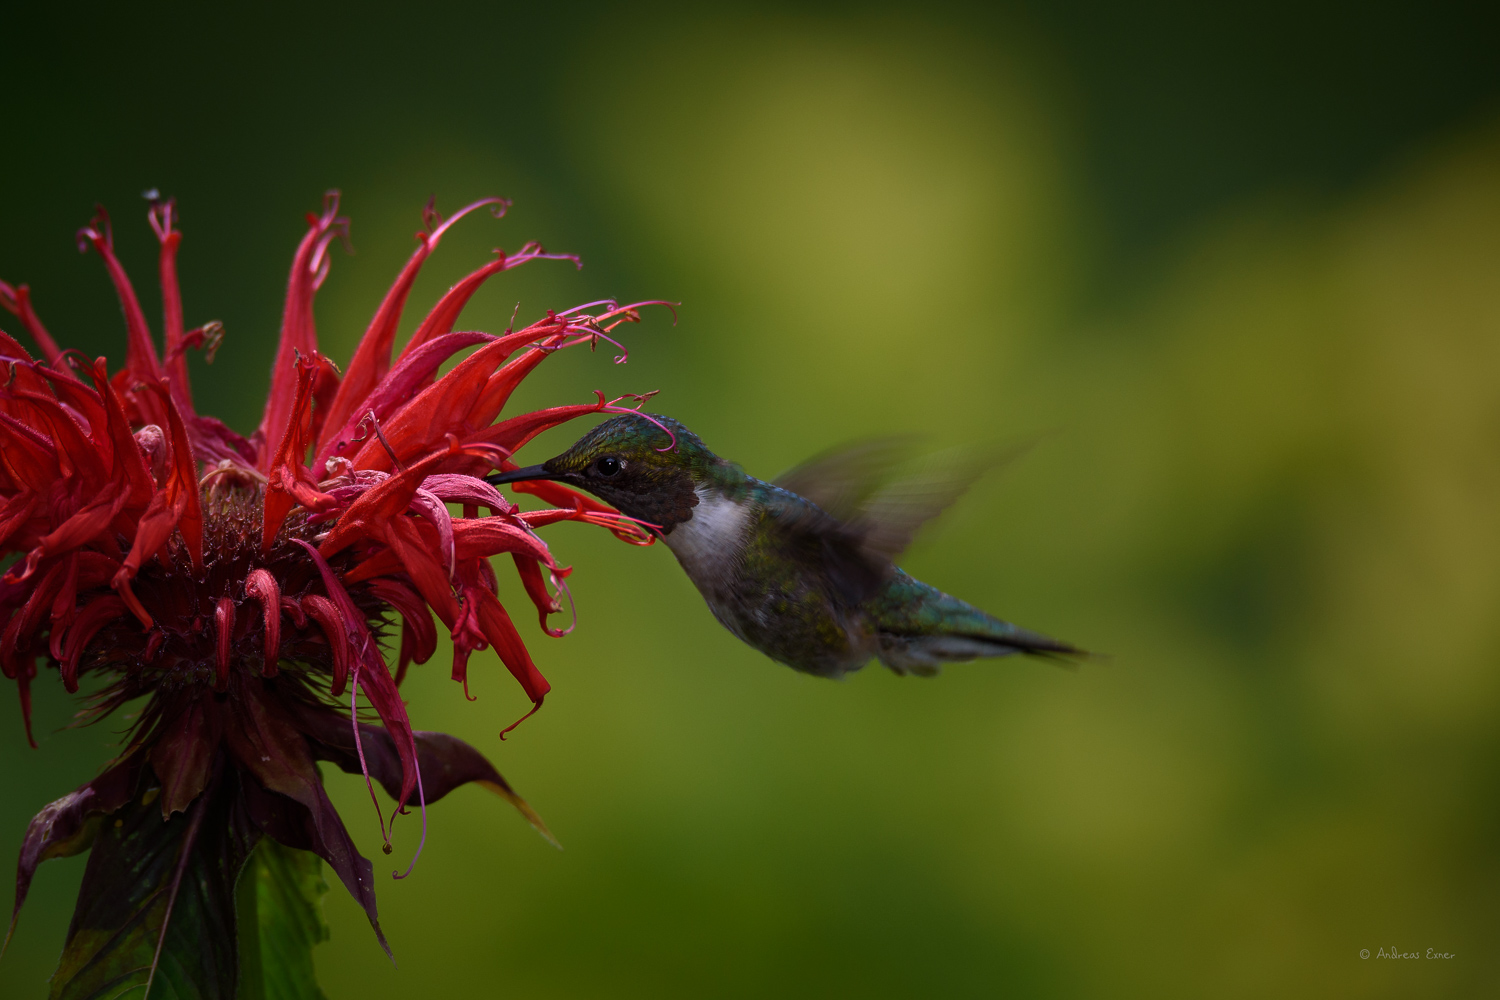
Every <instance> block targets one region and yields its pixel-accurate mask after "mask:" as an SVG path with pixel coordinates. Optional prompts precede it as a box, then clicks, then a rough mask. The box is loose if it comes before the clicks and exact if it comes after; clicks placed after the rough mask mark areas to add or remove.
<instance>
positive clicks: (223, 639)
mask: <svg viewBox="0 0 1500 1000" xmlns="http://www.w3.org/2000/svg"><path fill="white" fill-rule="evenodd" d="M214 629H215V638H216V639H217V640H218V642H217V644H216V646H215V650H214V651H215V653H216V656H215V658H214V666H215V668H216V676H215V679H214V690H215V691H227V690H228V689H229V643H230V640H232V639H233V638H234V601H233V600H232V599H231V598H228V597H221V598H219V603H218V605H217V606H216V607H215V608H214Z"/></svg>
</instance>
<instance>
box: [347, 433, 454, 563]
mask: <svg viewBox="0 0 1500 1000" xmlns="http://www.w3.org/2000/svg"><path fill="white" fill-rule="evenodd" d="M452 451H453V449H452V448H450V449H448V450H445V451H439V452H434V453H433V454H431V455H428V456H427V457H426V458H424V459H422V460H421V461H420V462H417V463H416V464H415V465H412V466H409V467H408V468H407V469H405V470H404V471H402V472H401V473H399V474H397V475H394V476H390V477H388V478H386V479H384V480H382V481H381V482H379V483H377V484H376V485H374V486H372V487H370V488H369V489H368V490H366V491H365V492H364V493H362V494H360V496H359V499H357V500H355V501H354V502H353V503H352V504H350V505H349V507H348V509H347V510H345V511H344V512H343V513H342V514H341V515H339V523H338V524H337V525H336V526H335V527H334V529H333V530H332V531H331V532H329V534H328V537H327V538H326V539H324V541H323V544H322V545H320V546H318V552H319V554H321V555H322V556H323V558H325V559H327V558H328V557H329V556H332V555H335V554H337V553H339V552H341V551H343V550H344V549H346V548H348V547H349V546H350V545H353V544H354V543H355V542H357V541H359V540H360V539H361V538H366V537H376V538H379V537H381V536H382V535H383V534H384V531H383V530H382V529H383V527H384V526H386V525H388V524H390V523H392V522H393V521H395V520H398V519H400V518H401V516H402V515H403V514H405V513H406V508H408V507H410V506H411V502H412V498H413V497H414V496H416V493H417V490H418V489H419V488H420V487H421V485H422V480H423V479H425V478H427V475H428V473H430V472H431V471H432V470H433V469H436V468H437V467H438V466H439V465H441V464H442V463H443V461H444V460H445V459H447V458H448V456H449V455H450V454H451V453H452Z"/></svg>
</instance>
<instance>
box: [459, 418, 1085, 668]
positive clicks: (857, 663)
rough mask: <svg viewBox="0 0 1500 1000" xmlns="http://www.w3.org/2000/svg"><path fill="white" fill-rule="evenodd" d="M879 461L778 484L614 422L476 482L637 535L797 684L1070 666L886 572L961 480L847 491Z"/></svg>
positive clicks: (690, 441)
mask: <svg viewBox="0 0 1500 1000" xmlns="http://www.w3.org/2000/svg"><path fill="white" fill-rule="evenodd" d="M658 449H663V450H658ZM877 450H878V448H872V447H870V446H866V447H865V448H864V449H863V450H861V449H855V450H853V451H848V452H843V453H838V454H835V455H831V456H828V457H825V458H824V459H822V460H817V461H814V462H813V463H809V464H808V465H806V466H803V467H800V468H799V469H797V470H793V472H792V473H790V474H788V476H785V477H783V478H782V483H783V484H784V485H777V484H775V483H767V482H763V481H761V480H759V479H756V478H755V477H753V476H750V475H748V474H746V473H745V471H744V470H743V469H741V468H740V467H739V466H738V465H736V464H734V463H732V462H728V461H726V460H724V459H721V458H719V457H718V456H717V455H715V454H713V453H712V452H711V451H709V450H708V448H706V447H705V446H704V445H703V443H702V442H701V441H700V440H699V439H698V438H697V436H696V435H694V434H693V433H692V432H691V431H688V430H687V429H686V428H685V427H683V426H682V425H681V424H679V423H677V422H676V421H675V420H672V419H671V418H668V417H660V416H649V417H648V416H646V415H644V414H642V415H625V416H619V417H615V418H613V419H611V420H608V421H605V422H604V423H602V424H600V425H599V426H598V427H596V428H594V430H592V431H590V432H589V433H588V434H586V435H585V436H584V437H583V438H582V439H580V440H579V441H578V443H576V444H575V445H574V446H573V447H572V448H570V449H569V450H568V451H567V452H565V453H563V454H562V455H559V456H558V457H557V458H554V459H552V460H551V461H549V462H546V463H544V464H543V465H541V466H533V467H531V468H529V469H519V470H515V471H511V472H504V473H500V474H497V475H493V476H490V477H488V478H489V480H490V481H491V482H497V483H498V482H518V481H523V480H527V479H555V480H558V481H560V482H564V483H567V484H569V485H573V486H578V487H581V488H582V489H585V490H588V491H589V492H591V493H594V494H595V495H596V496H599V497H600V498H601V499H603V500H605V501H606V502H607V503H611V504H613V505H614V506H616V507H618V508H619V509H620V510H621V511H622V512H623V513H625V514H628V515H630V516H632V517H636V518H639V519H640V520H642V521H644V522H647V523H648V524H650V525H651V526H652V530H653V532H654V533H656V534H657V535H658V537H660V538H661V540H662V541H663V542H664V543H665V544H666V545H667V547H668V548H670V549H671V550H672V552H673V554H674V555H675V556H676V557H677V560H678V562H679V563H681V565H682V568H683V570H684V571H685V572H686V573H687V575H688V578H689V579H691V580H692V581H693V583H694V585H695V586H697V588H698V591H699V592H700V593H701V594H702V595H703V597H704V600H706V601H707V603H708V606H709V609H710V610H711V611H712V612H713V614H714V617H715V618H717V619H718V620H719V622H720V623H721V624H722V625H723V626H724V627H725V628H727V629H728V630H729V631H730V632H732V633H734V635H736V636H737V637H738V638H740V639H741V640H742V641H744V642H745V643H747V644H749V645H750V646H753V647H755V648H756V649H758V650H760V651H761V652H763V653H765V654H766V655H767V656H769V657H771V658H772V659H774V660H777V661H779V662H781V663H784V664H786V665H787V666H790V667H793V668H794V669H796V670H800V671H803V672H805V673H810V674H816V675H818V676H820V677H841V676H843V675H844V674H845V673H848V672H850V671H853V670H858V669H859V668H860V667H862V666H864V665H865V664H866V663H868V662H869V661H870V660H871V659H873V658H879V659H880V661H881V662H882V663H884V664H885V665H886V666H887V667H889V668H890V669H891V670H894V671H895V672H896V673H898V674H909V673H910V674H919V675H924V676H929V675H932V674H936V673H937V672H938V670H939V669H940V668H941V666H942V664H944V663H949V662H956V661H962V660H972V659H974V658H976V657H988V656H1007V655H1010V654H1014V653H1031V654H1037V655H1050V656H1066V655H1069V654H1076V653H1078V652H1079V650H1077V649H1075V648H1074V647H1073V646H1070V645H1068V644H1067V643H1063V642H1059V641H1057V640H1055V639H1050V638H1048V637H1047V636H1044V635H1040V634H1038V633H1035V632H1029V631H1027V630H1025V629H1022V628H1019V627H1017V626H1015V625H1012V624H1010V623H1009V622H1004V621H1001V620H1000V619H998V618H994V617H992V616H991V615H988V614H986V613H985V612H983V611H981V610H979V609H978V608H976V607H974V606H973V605H970V604H967V603H965V602H963V601H961V600H958V599H957V598H955V597H950V596H949V595H947V594H944V593H943V592H941V591H939V590H938V589H937V588H935V587H931V586H929V585H927V584H925V583H923V582H921V581H920V580H916V579H914V578H913V577H911V576H910V575H908V574H907V573H905V572H904V571H903V570H901V569H900V568H899V567H897V566H896V565H895V564H894V562H893V561H892V556H894V555H895V554H896V552H899V550H900V549H901V548H904V546H905V543H906V541H907V540H909V538H910V536H911V534H912V533H914V532H915V529H916V528H917V527H918V526H919V525H920V524H921V522H922V521H925V520H927V519H928V518H929V517H931V516H932V515H933V514H934V513H936V511H937V510H939V509H941V507H943V506H946V505H947V503H948V502H950V501H951V500H952V499H953V497H955V496H956V495H957V492H960V491H961V489H962V487H963V486H967V483H968V479H971V478H972V476H970V477H967V478H964V477H960V478H961V479H962V482H961V484H960V483H956V482H953V481H949V482H944V483H939V484H936V485H935V486H934V484H932V483H922V484H920V487H919V488H917V489H913V488H911V486H912V484H911V483H906V484H898V488H897V489H895V490H894V491H892V490H891V489H886V490H885V491H883V492H875V493H873V494H871V493H870V492H869V491H868V490H866V489H865V488H864V487H865V486H866V485H867V484H863V483H859V482H856V481H855V480H856V479H858V478H859V475H861V474H864V473H866V472H868V471H869V467H870V466H871V465H878V464H879V462H878V461H876V462H871V461H868V460H869V459H870V458H871V457H872V453H873V452H875V451H877ZM793 485H796V486H800V487H802V488H803V490H804V492H807V493H811V494H813V495H814V496H816V497H817V498H819V499H822V500H823V501H824V502H823V504H819V503H817V502H815V500H814V499H810V498H809V497H808V496H805V495H803V493H800V492H796V491H794V490H793V489H791V488H788V487H790V486H793ZM955 486H956V487H957V488H956V489H955Z"/></svg>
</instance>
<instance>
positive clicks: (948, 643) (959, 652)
mask: <svg viewBox="0 0 1500 1000" xmlns="http://www.w3.org/2000/svg"><path fill="white" fill-rule="evenodd" d="M1017 653H1025V654H1027V655H1028V656H1043V657H1046V658H1048V659H1052V660H1057V661H1059V662H1062V663H1067V662H1069V661H1070V660H1071V659H1072V658H1073V657H1078V656H1085V655H1087V654H1086V653H1085V652H1084V651H1083V650H1081V649H1079V648H1077V647H1076V646H1072V645H1069V644H1068V643H1066V642H1059V641H1058V640H1056V639H1052V638H1049V637H1048V636H1045V635H1040V634H1038V633H1036V632H1028V631H1026V630H1025V629H1016V630H1015V632H1014V633H1012V634H1011V635H1009V636H1007V637H1005V638H998V637H993V636H987V635H955V634H948V635H943V634H938V635H893V634H891V633H882V634H881V636H880V652H879V654H878V655H879V656H880V662H881V663H884V664H885V665H886V666H887V667H889V668H890V669H892V670H894V671H895V672H896V673H898V674H916V675H917V676H919V677H934V676H936V675H937V673H938V672H939V671H940V670H941V669H942V667H943V664H945V663H963V662H965V661H968V660H976V659H981V658H989V657H998V656H1014V655H1016V654H1017Z"/></svg>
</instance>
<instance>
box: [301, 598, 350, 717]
mask: <svg viewBox="0 0 1500 1000" xmlns="http://www.w3.org/2000/svg"><path fill="white" fill-rule="evenodd" d="M302 611H303V612H304V613H305V614H306V615H307V617H309V618H311V619H312V620H313V621H315V622H317V623H318V624H319V625H320V626H321V627H322V629H323V635H324V636H325V637H326V638H327V639H328V646H329V648H330V649H331V650H332V651H333V684H332V685H331V687H330V689H329V694H331V695H333V696H334V697H338V696H339V695H341V694H343V693H344V685H346V684H348V683H349V661H350V659H351V658H352V657H351V654H350V650H349V632H348V630H347V629H346V628H344V623H343V621H342V620H341V619H340V618H339V609H338V606H337V605H336V604H334V603H333V602H332V601H331V600H329V599H328V598H326V597H323V596H321V595H319V594H308V595H307V596H306V597H304V598H302Z"/></svg>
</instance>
